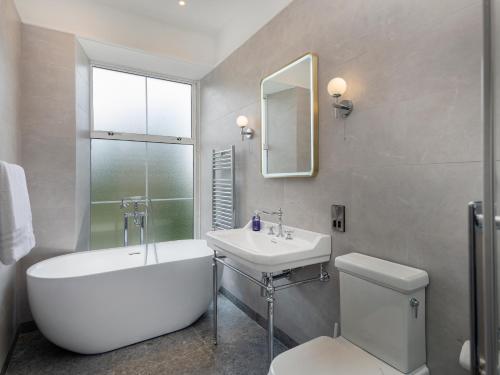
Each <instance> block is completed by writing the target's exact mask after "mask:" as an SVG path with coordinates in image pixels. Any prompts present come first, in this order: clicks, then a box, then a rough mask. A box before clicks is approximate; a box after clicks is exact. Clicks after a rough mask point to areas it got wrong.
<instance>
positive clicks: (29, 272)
mask: <svg viewBox="0 0 500 375" xmlns="http://www.w3.org/2000/svg"><path fill="white" fill-rule="evenodd" d="M183 241H186V242H188V241H200V242H204V243H205V244H206V240H204V239H186V240H174V241H163V242H158V243H157V245H158V244H162V243H166V244H168V243H174V242H183ZM140 246H144V245H134V246H130V250H132V251H133V249H134V248H138V247H140ZM206 247H207V248H208V249H209V250H210V252H207V254H206V255H200V256H196V257H190V258H185V259H176V260H170V261H165V262H160V263H153V264H146V265H144V264H141V265H138V266H132V267H125V268H118V269H113V270H109V271H103V272H96V273H87V274H83V275H75V276H61V277H54V276H50V277H47V276H40V275H34V274H33V272H34V269H35V267H36V266H40V265H43V264H44V263H52V262H53V261H54V260H56V259H60V258H63V257H71V256H73V257H77V256H84V255H89V254H95V253H97V252H107V251H116V250H117V249H125V248H126V247H124V246H122V247H112V248H107V249H96V250H88V251H80V252H71V253H68V254H62V255H58V256H55V257H51V258H47V259H44V260H41V261H39V262H36V263H35V264H32V265H31V266H30V267H28V269H27V270H26V278H27V279H36V280H47V281H49V280H74V279H82V278H85V277H94V276H97V275H107V274H112V273H115V272H120V271H131V270H135V269H139V268H145V267H152V266H160V265H162V264H164V263H178V262H184V261H186V260H190V259H200V258H208V257H210V258H211V257H212V256H213V251H212V249H210V248H209V247H208V245H206ZM141 250H144V249H141ZM141 255H143V254H141Z"/></svg>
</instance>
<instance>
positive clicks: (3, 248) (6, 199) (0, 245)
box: [0, 161, 35, 265]
mask: <svg viewBox="0 0 500 375" xmlns="http://www.w3.org/2000/svg"><path fill="white" fill-rule="evenodd" d="M33 247H35V236H34V234H33V222H32V218H31V205H30V199H29V195H28V187H27V185H26V175H25V174H24V169H23V168H21V167H20V166H18V165H15V164H9V163H6V162H2V161H0V261H1V262H2V263H3V264H6V265H7V264H13V263H15V262H17V261H18V260H19V259H21V258H22V257H23V256H25V255H26V254H28V253H29V252H30V251H31V249H33Z"/></svg>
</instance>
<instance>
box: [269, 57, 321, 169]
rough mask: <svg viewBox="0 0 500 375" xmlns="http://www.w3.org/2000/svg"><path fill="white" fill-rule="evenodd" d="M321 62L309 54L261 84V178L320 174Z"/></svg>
mask: <svg viewBox="0 0 500 375" xmlns="http://www.w3.org/2000/svg"><path fill="white" fill-rule="evenodd" d="M317 71H318V58H317V56H316V55H313V54H307V55H305V56H303V57H301V58H299V59H297V60H295V61H293V62H291V63H290V64H288V65H287V66H285V67H284V68H282V69H280V70H279V71H277V72H276V73H273V74H271V75H270V76H268V77H266V78H264V79H263V80H262V84H261V108H262V174H263V175H264V177H269V178H272V177H274V178H276V177H312V176H314V175H316V173H317V171H318V84H317Z"/></svg>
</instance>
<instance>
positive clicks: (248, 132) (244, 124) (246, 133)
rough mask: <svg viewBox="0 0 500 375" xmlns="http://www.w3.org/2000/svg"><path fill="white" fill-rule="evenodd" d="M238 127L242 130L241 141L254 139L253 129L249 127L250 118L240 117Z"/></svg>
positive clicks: (237, 122)
mask: <svg viewBox="0 0 500 375" xmlns="http://www.w3.org/2000/svg"><path fill="white" fill-rule="evenodd" d="M236 125H238V127H239V128H240V134H241V140H242V141H244V140H245V138H246V139H251V138H252V137H253V129H251V128H249V127H248V117H246V116H238V118H237V119H236Z"/></svg>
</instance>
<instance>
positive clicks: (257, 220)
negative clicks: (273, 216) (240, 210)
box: [252, 211, 260, 232]
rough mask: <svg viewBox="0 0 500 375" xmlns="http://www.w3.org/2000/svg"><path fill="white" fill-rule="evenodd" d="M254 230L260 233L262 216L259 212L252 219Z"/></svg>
mask: <svg viewBox="0 0 500 375" xmlns="http://www.w3.org/2000/svg"><path fill="white" fill-rule="evenodd" d="M252 230H253V231H254V232H259V231H260V216H259V213H258V212H257V211H255V213H254V215H253V217H252Z"/></svg>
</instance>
